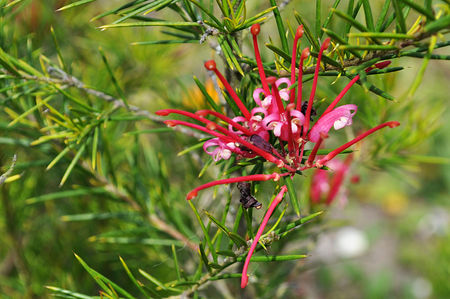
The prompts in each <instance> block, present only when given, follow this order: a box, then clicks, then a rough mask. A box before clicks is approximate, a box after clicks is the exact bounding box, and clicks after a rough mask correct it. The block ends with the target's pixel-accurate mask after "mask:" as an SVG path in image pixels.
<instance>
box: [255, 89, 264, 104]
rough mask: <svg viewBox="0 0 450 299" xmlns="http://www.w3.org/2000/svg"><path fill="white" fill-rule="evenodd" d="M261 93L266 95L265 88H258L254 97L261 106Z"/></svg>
mask: <svg viewBox="0 0 450 299" xmlns="http://www.w3.org/2000/svg"><path fill="white" fill-rule="evenodd" d="M261 94H262V95H263V96H265V93H264V89H262V88H257V89H255V91H254V92H253V99H254V100H255V102H256V104H258V106H261V97H260V95H261Z"/></svg>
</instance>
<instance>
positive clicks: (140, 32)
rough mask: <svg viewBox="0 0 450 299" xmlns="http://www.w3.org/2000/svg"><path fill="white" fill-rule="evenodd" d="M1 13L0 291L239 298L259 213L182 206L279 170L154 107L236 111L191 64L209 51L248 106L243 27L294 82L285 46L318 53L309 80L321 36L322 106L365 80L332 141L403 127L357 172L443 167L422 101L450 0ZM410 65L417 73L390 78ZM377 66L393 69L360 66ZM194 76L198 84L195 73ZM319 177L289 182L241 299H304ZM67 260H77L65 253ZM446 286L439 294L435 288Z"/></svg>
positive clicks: (363, 159)
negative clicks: (302, 270) (220, 146)
mask: <svg viewBox="0 0 450 299" xmlns="http://www.w3.org/2000/svg"><path fill="white" fill-rule="evenodd" d="M116 3H117V4H118V5H117V6H113V5H115V4H116ZM105 6H108V7H105ZM109 6H112V7H109ZM0 7H1V8H0V13H1V23H2V26H1V33H0V64H1V67H0V82H1V83H0V105H1V110H0V128H1V132H2V133H1V136H0V148H1V156H0V159H1V160H0V165H1V166H2V171H1V174H2V176H1V178H0V185H1V186H0V188H1V195H0V197H1V199H2V201H1V205H0V212H1V213H2V215H1V216H0V221H1V223H0V231H1V232H2V233H3V234H2V236H1V237H0V241H1V242H2V243H4V244H6V247H5V248H4V249H3V248H2V249H0V256H1V257H2V259H3V262H2V264H1V265H0V275H2V276H5V279H2V281H1V282H0V291H1V292H2V293H4V294H5V296H8V297H11V298H13V297H18V296H27V297H29V298H32V297H36V296H45V294H48V292H47V291H46V290H44V285H51V286H48V287H47V288H48V289H49V290H50V291H51V293H52V294H54V295H57V296H60V297H63V298H99V296H100V297H104V298H153V297H155V298H165V297H170V296H185V297H190V296H193V297H195V298H198V297H204V298H209V297H211V296H213V295H212V294H217V293H218V292H220V293H221V294H222V296H223V297H231V298H232V297H236V296H237V295H236V294H239V292H242V291H241V290H240V289H239V285H238V282H237V280H236V278H240V275H241V274H240V273H239V272H240V270H239V267H241V262H242V261H244V260H245V257H246V255H247V249H248V247H249V245H250V244H251V240H252V239H253V238H254V236H255V234H256V231H257V228H258V225H259V221H260V220H259V219H261V218H262V215H263V211H258V210H252V209H249V210H246V209H244V208H243V207H242V206H238V205H237V200H236V194H235V192H234V186H227V187H220V188H216V189H214V190H213V191H211V192H209V193H207V192H205V193H204V194H203V196H201V197H200V198H198V199H195V200H193V201H189V203H186V201H185V200H184V198H185V195H186V193H187V192H188V191H189V190H190V189H192V186H193V185H195V186H197V185H200V184H201V183H202V182H206V181H210V180H211V178H212V179H221V178H229V177H233V176H234V174H236V173H240V174H241V175H250V174H254V173H262V171H266V172H267V171H270V170H272V172H273V167H272V168H271V166H269V165H266V164H264V163H263V161H261V160H257V159H255V160H242V161H235V160H234V159H230V160H227V161H221V162H218V163H214V161H213V160H212V158H210V157H209V156H207V155H204V154H201V152H200V151H199V150H198V149H199V148H201V147H202V145H203V143H204V142H205V140H206V139H205V136H204V135H203V134H199V133H198V132H195V131H193V130H190V129H182V128H181V129H178V128H176V129H177V132H176V133H174V132H171V131H172V130H169V129H167V128H165V127H163V125H162V121H163V119H162V118H161V117H160V116H158V115H155V114H154V113H152V112H150V111H156V110H158V109H160V108H167V107H171V108H173V107H178V108H179V107H182V108H183V109H185V110H193V109H196V108H197V107H199V106H200V107H203V108H206V107H208V108H211V109H215V110H221V109H223V108H225V110H226V111H227V112H230V114H232V113H231V111H235V112H238V109H236V108H237V107H235V106H234V103H233V102H232V101H231V100H230V98H229V95H228V94H227V93H226V92H222V91H221V89H220V88H219V86H218V85H217V83H216V80H215V77H214V76H211V74H207V72H206V71H204V70H203V69H202V68H200V66H201V65H202V64H203V61H202V59H209V58H211V57H213V56H216V58H217V60H219V59H220V60H221V61H222V63H223V66H222V69H225V72H224V73H225V75H226V77H227V79H228V81H229V82H231V84H232V85H233V87H234V88H235V89H236V90H238V92H239V95H240V96H241V97H242V98H243V100H244V103H245V104H246V105H247V106H249V105H251V104H250V103H251V99H252V94H251V93H252V92H253V90H254V89H255V88H257V87H259V84H260V78H259V75H258V72H257V71H256V66H257V62H256V60H255V59H254V57H253V55H251V54H249V53H251V51H250V50H249V49H250V48H251V45H250V40H251V38H250V34H249V28H250V27H251V26H252V25H254V24H257V23H259V24H263V28H264V30H265V32H267V34H264V35H265V37H264V41H266V42H267V43H266V44H265V49H264V51H263V57H264V58H265V59H263V61H264V69H265V71H266V73H268V74H271V75H275V76H277V77H281V76H287V75H288V73H289V71H290V67H291V65H290V63H291V59H292V57H291V54H290V53H289V52H290V51H289V49H291V46H290V44H292V41H293V38H294V36H295V28H296V27H297V26H298V25H303V28H304V31H305V37H306V39H305V40H304V41H303V42H302V48H304V47H307V46H308V47H310V48H311V57H310V58H309V59H308V60H307V61H306V62H305V68H304V71H303V74H305V76H304V77H303V82H304V83H306V82H309V81H311V80H312V78H313V75H312V74H313V73H314V70H315V67H314V65H315V63H316V59H317V56H318V52H319V48H320V41H321V40H323V39H325V37H326V36H328V37H329V38H331V41H332V44H331V47H330V49H331V50H330V51H329V52H327V53H326V55H325V56H324V57H323V61H322V62H323V63H322V70H321V71H320V72H319V75H320V76H321V78H320V80H319V89H318V91H317V95H316V98H318V99H320V100H318V101H317V104H316V106H315V109H316V110H317V111H323V110H324V109H325V108H324V107H326V105H325V103H326V102H327V101H329V99H330V98H333V97H334V96H335V95H336V94H338V91H340V90H342V86H343V84H347V83H348V81H349V79H352V78H354V77H355V76H357V75H359V77H360V79H359V80H358V81H357V84H359V85H360V86H361V88H359V87H354V89H355V90H354V91H352V96H351V97H352V101H353V102H355V103H356V104H358V107H360V110H359V112H358V115H357V117H356V118H355V119H357V120H358V124H357V126H355V127H354V128H352V129H348V130H347V131H346V132H345V134H337V136H338V137H339V138H341V139H343V138H347V137H349V136H353V135H354V134H355V132H357V131H359V130H360V129H362V128H370V127H373V126H375V125H377V124H378V123H380V122H384V121H386V120H392V119H396V120H399V121H400V122H401V124H402V126H401V127H399V128H398V129H396V130H398V131H396V132H383V134H380V135H377V136H373V138H371V139H370V140H367V141H365V142H364V144H363V147H362V149H361V150H360V151H357V152H356V153H355V156H356V161H357V162H355V164H358V167H361V165H365V166H367V167H369V168H371V169H376V170H384V171H387V172H389V173H390V174H391V175H392V176H394V177H401V179H402V180H403V182H404V181H407V180H409V183H410V184H411V185H413V186H418V185H419V182H417V181H418V180H415V179H414V176H413V175H411V170H412V171H414V170H415V169H417V168H418V167H422V166H423V165H424V164H425V165H433V167H434V165H437V166H436V167H439V165H442V164H446V163H448V159H446V158H443V157H445V153H443V152H440V151H439V150H431V151H430V150H428V149H427V147H431V148H433V146H434V147H436V145H438V144H439V142H438V141H433V138H438V137H436V136H437V135H436V132H438V130H439V128H440V127H441V126H442V122H443V120H442V119H444V120H445V117H444V116H443V113H444V112H445V109H444V107H445V93H444V92H443V93H442V94H440V95H439V94H436V93H434V94H432V95H431V96H430V98H429V99H421V98H419V97H418V96H417V95H418V94H420V95H423V94H424V93H423V92H424V91H422V90H421V89H423V86H425V84H422V85H421V83H422V81H424V80H426V75H429V73H426V69H427V67H428V65H429V64H430V63H431V61H436V60H438V61H442V63H448V62H447V60H450V56H449V55H448V54H442V53H444V52H443V51H442V50H443V49H445V48H446V47H448V46H449V41H448V39H447V36H448V28H449V25H450V14H449V6H448V2H447V1H431V0H425V1H411V0H385V1H364V0H360V1H354V0H349V1H340V0H335V1H321V0H316V1H315V2H314V3H306V2H305V1H292V2H291V1H284V2H280V1H279V2H278V3H277V2H276V1H275V0H270V1H239V0H217V1H204V0H203V1H202V0H154V1H144V0H134V1H116V2H114V3H109V2H107V4H105V3H104V2H100V1H95V0H82V1H72V2H70V3H69V2H67V1H50V0H47V1H41V2H39V1H26V0H14V1H6V0H3V1H0ZM49 8H51V10H50V9H49ZM56 8H58V10H57V11H58V12H56V13H55V12H54V11H53V10H54V9H56ZM27 13H30V16H31V17H30V18H27ZM91 17H92V19H91V20H90V21H91V22H90V23H89V18H91ZM50 24H52V26H50ZM94 27H97V28H98V29H100V30H96V28H94ZM32 32H34V33H32ZM130 44H132V46H130ZM191 52H196V53H191ZM299 55H300V54H299ZM411 58H413V59H418V61H420V68H419V70H418V72H417V74H412V75H410V76H411V77H409V78H408V80H406V81H402V82H399V81H400V79H399V78H403V77H399V76H401V73H407V72H410V70H408V65H406V64H405V61H406V62H410V61H412V59H411ZM385 60H391V61H392V62H393V66H389V67H387V68H385V69H382V70H378V69H376V70H372V71H370V72H368V73H366V72H365V69H366V68H368V67H370V66H372V65H374V64H375V63H377V62H380V61H385ZM192 61H195V62H192ZM272 61H273V62H272ZM190 70H192V71H191V73H194V74H196V76H198V77H200V79H198V78H196V77H194V80H191V79H190V78H188V77H187V76H186V74H189V72H190ZM209 80H211V81H213V82H214V84H211V85H208V83H207V82H209ZM194 84H195V86H198V87H199V89H196V87H195V86H194ZM429 84H430V85H431V84H432V82H430V83H429ZM398 85H400V86H401V88H400V90H399V89H398V87H397V86H398ZM405 85H407V86H406V87H405ZM307 86H308V85H307ZM308 88H309V87H308ZM438 88H446V86H444V87H441V86H434V89H435V90H437V89H438ZM447 89H448V87H447ZM192 90H196V92H192ZM394 94H396V95H398V96H394ZM425 94H426V93H425ZM186 95H188V96H187V99H186V98H185V100H184V101H183V100H181V99H182V98H183V96H184V97H186ZM442 95H444V96H442ZM347 139H351V138H347ZM337 140H338V141H337V142H336V144H341V143H342V142H339V139H337ZM430 140H431V141H430ZM332 142H335V141H334V139H333V140H332ZM433 142H434V143H433ZM184 145H187V148H184V147H183V146H184ZM430 152H431V153H430ZM325 153H326V152H325ZM180 156H181V157H180ZM13 157H14V160H13ZM12 160H13V163H12V166H11V161H12ZM3 166H4V167H3ZM311 174H312V172H309V173H305V174H304V176H302V177H295V178H293V179H292V180H291V179H286V182H285V183H286V184H287V185H288V190H289V195H288V196H289V201H288V200H286V201H285V204H284V206H283V207H281V208H279V209H278V210H276V211H275V212H274V216H273V219H272V222H271V225H269V226H270V227H271V228H270V230H269V231H268V232H266V233H265V234H264V235H263V236H262V238H261V239H260V242H259V246H258V247H257V251H259V252H263V251H264V252H265V253H264V254H259V255H257V256H254V257H252V261H253V262H261V263H258V266H255V267H254V268H252V276H251V279H253V281H254V283H253V284H252V287H251V289H250V290H246V292H247V293H248V295H249V296H251V295H253V296H255V297H257V298H269V297H281V296H284V297H292V298H294V297H296V289H295V288H287V287H285V286H283V282H284V281H287V279H288V278H289V277H290V275H294V274H295V273H294V270H295V267H294V265H298V262H296V260H304V259H305V257H307V254H308V252H309V249H310V244H311V242H314V241H315V240H316V237H317V231H327V230H328V229H329V227H327V221H325V219H324V216H323V212H322V210H324V209H326V208H327V207H325V206H316V205H311V204H310V202H309V195H308V191H306V190H309V185H310V180H309V177H310V176H311ZM442 176H444V174H443V175H442ZM441 179H442V178H441ZM253 188H254V190H252V191H253V193H254V194H255V196H257V197H258V200H259V201H261V202H263V203H264V206H268V204H266V203H268V202H270V199H271V198H272V194H275V192H274V190H276V191H278V190H277V184H276V183H274V182H265V183H262V184H254V186H253ZM444 193H445V191H444ZM291 206H292V207H291ZM281 217H283V221H281ZM43 232H45V233H43ZM299 240H300V241H299ZM86 241H88V242H89V243H87V244H86ZM436 242H437V243H438V244H439V248H438V249H435V250H434V251H433V250H431V249H430V251H433V252H440V251H442V252H444V254H442V255H443V256H446V255H448V253H447V252H446V251H445V250H444V249H442V244H441V243H442V242H441V241H436ZM292 247H293V248H294V249H293V248H292ZM72 251H73V252H74V253H75V259H73V256H70V257H69V254H67V253H68V252H72ZM62 252H63V253H64V254H62ZM436 254H439V253H436ZM118 255H120V257H118ZM405 256H406V257H405V258H404V259H405V260H408V258H410V259H414V258H415V257H414V254H405ZM8 263H9V264H10V265H9V266H8ZM77 263H79V264H80V265H81V266H82V267H78V265H79V264H77ZM49 265H50V266H49ZM73 265H76V266H73ZM273 265H276V266H273ZM291 268H292V269H293V270H292V271H291ZM95 269H99V270H95ZM424 269H425V270H423V271H424V272H427V273H431V274H429V275H430V277H432V276H433V275H434V274H433V273H432V270H430V269H429V268H428V267H424ZM419 271H422V270H419ZM4 273H6V274H5V275H3V274H4ZM85 273H88V274H89V275H90V276H88V275H85ZM293 273H294V274H293ZM37 277H39V279H37ZM439 279H440V278H437V279H436V280H437V281H439ZM94 283H95V284H96V285H94ZM438 291H439V292H441V293H440V294H444V296H445V292H446V290H445V289H443V290H442V288H441V289H438ZM82 293H85V294H89V295H85V294H82ZM91 295H93V296H92V297H91ZM447 295H448V294H447ZM405 296H406V295H405Z"/></svg>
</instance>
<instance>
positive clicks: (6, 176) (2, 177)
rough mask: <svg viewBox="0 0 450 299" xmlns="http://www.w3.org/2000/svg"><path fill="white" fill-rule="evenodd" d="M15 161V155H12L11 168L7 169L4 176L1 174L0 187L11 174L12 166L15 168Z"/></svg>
mask: <svg viewBox="0 0 450 299" xmlns="http://www.w3.org/2000/svg"><path fill="white" fill-rule="evenodd" d="M16 161H17V155H16V154H14V156H13V159H12V163H11V166H10V167H9V169H8V170H7V171H6V172H5V173H4V174H2V175H1V176H0V185H1V184H3V183H4V182H5V181H6V179H7V178H8V177H9V175H10V174H11V172H12V171H13V170H14V166H16Z"/></svg>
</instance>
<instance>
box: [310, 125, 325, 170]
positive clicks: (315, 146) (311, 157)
mask: <svg viewBox="0 0 450 299" xmlns="http://www.w3.org/2000/svg"><path fill="white" fill-rule="evenodd" d="M326 138H328V134H327V133H322V132H321V133H320V137H319V140H318V141H317V142H316V144H315V145H314V148H313V150H312V151H311V154H309V157H308V160H307V161H306V166H307V167H311V166H312V165H313V162H314V159H315V158H316V155H317V151H318V150H319V148H320V146H321V145H322V142H323V141H324V140H325V139H326Z"/></svg>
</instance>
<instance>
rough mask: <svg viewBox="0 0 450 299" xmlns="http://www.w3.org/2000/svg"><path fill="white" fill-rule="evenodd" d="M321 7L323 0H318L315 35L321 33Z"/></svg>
mask: <svg viewBox="0 0 450 299" xmlns="http://www.w3.org/2000/svg"><path fill="white" fill-rule="evenodd" d="M321 7H322V0H316V20H315V21H316V22H315V26H314V31H315V32H314V34H315V36H319V35H320V28H322V15H321V10H322V9H321Z"/></svg>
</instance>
